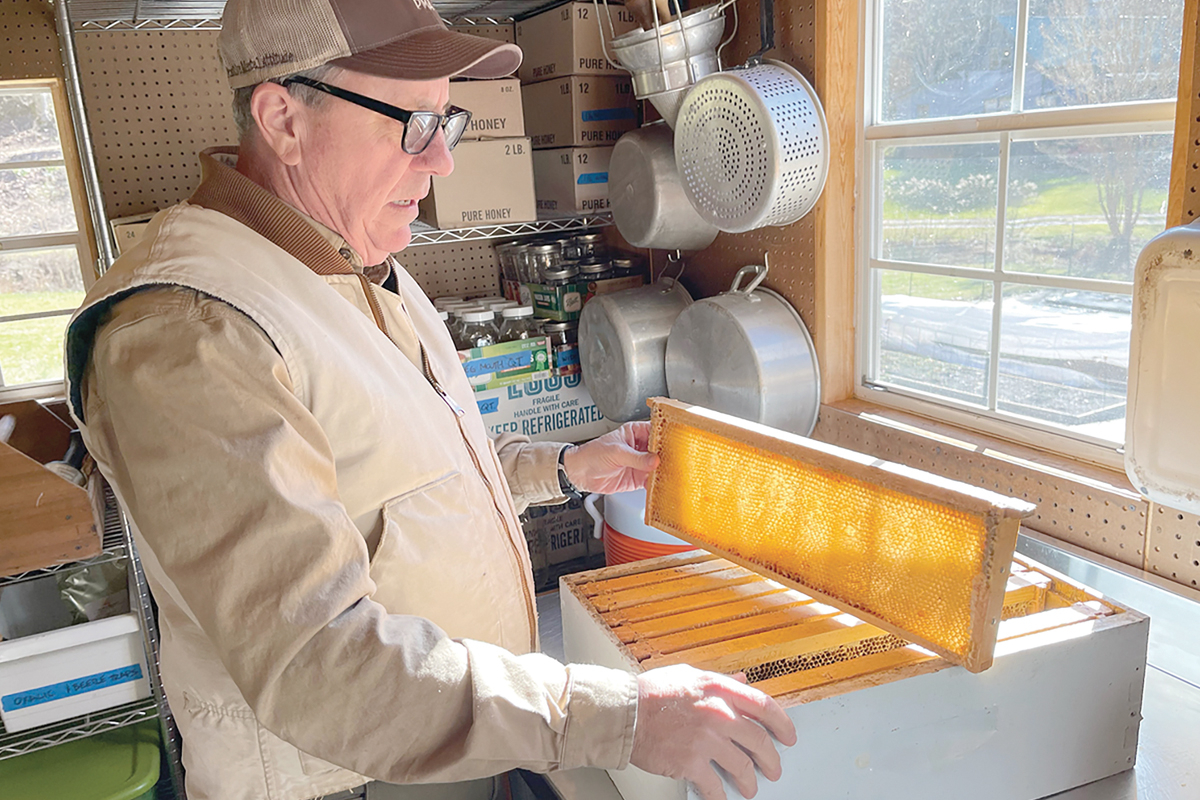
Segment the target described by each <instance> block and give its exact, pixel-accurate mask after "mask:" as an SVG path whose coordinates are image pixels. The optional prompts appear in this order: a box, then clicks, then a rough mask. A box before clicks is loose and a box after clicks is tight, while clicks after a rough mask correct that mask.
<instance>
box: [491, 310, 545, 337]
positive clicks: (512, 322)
mask: <svg viewBox="0 0 1200 800" xmlns="http://www.w3.org/2000/svg"><path fill="white" fill-rule="evenodd" d="M500 316H501V317H502V318H503V322H501V323H500V341H502V342H515V341H516V340H517V339H536V338H537V337H539V336H541V335H542V326H541V325H539V324H538V321H537V320H536V319H534V318H533V306H514V307H512V308H506V309H504V310H503V311H501V312H500Z"/></svg>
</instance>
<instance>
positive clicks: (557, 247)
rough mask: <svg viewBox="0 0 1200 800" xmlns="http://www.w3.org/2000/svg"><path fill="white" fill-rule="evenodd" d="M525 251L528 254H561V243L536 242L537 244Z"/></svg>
mask: <svg viewBox="0 0 1200 800" xmlns="http://www.w3.org/2000/svg"><path fill="white" fill-rule="evenodd" d="M526 250H528V251H529V252H530V253H544V254H549V253H561V252H562V242H538V243H537V244H531V245H529V246H528V247H527V248H526Z"/></svg>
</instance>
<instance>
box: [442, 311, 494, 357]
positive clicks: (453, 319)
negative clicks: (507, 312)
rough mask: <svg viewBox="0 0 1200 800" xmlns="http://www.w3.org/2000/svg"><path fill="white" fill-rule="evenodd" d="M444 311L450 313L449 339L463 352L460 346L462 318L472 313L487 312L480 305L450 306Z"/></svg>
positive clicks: (464, 322) (463, 321)
mask: <svg viewBox="0 0 1200 800" xmlns="http://www.w3.org/2000/svg"><path fill="white" fill-rule="evenodd" d="M446 310H447V311H449V312H450V338H451V339H453V340H454V346H455V347H456V348H458V349H459V350H463V349H465V348H464V347H463V345H462V341H463V336H462V330H463V325H465V324H466V321H465V320H464V319H463V317H465V316H466V315H467V314H470V313H472V312H477V311H487V309H486V308H484V307H483V306H480V305H474V304H467V303H464V304H462V305H457V306H451V307H450V308H448V309H446Z"/></svg>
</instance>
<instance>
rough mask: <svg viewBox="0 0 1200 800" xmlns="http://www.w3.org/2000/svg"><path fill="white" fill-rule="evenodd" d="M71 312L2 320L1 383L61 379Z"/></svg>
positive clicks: (0, 345) (0, 341) (0, 340)
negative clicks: (64, 347) (65, 332)
mask: <svg viewBox="0 0 1200 800" xmlns="http://www.w3.org/2000/svg"><path fill="white" fill-rule="evenodd" d="M70 318H71V317H70V315H63V316H61V317H46V318H44V319H27V320H21V321H20V322H0V385H2V386H16V385H17V384H21V383H37V382H40V381H60V380H62V378H63V349H62V348H63V333H64V331H66V329H67V321H68V320H69V319H70Z"/></svg>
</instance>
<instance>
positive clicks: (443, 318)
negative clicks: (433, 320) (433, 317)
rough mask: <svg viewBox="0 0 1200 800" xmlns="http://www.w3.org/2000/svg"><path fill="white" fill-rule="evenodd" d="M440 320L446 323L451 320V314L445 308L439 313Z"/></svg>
mask: <svg viewBox="0 0 1200 800" xmlns="http://www.w3.org/2000/svg"><path fill="white" fill-rule="evenodd" d="M438 319H440V320H441V321H442V322H445V321H446V320H448V319H450V312H449V311H447V310H446V309H444V308H443V309H441V310H440V311H438Z"/></svg>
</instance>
